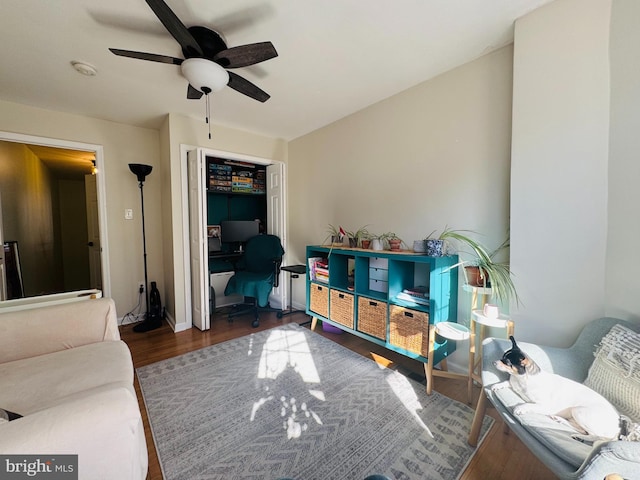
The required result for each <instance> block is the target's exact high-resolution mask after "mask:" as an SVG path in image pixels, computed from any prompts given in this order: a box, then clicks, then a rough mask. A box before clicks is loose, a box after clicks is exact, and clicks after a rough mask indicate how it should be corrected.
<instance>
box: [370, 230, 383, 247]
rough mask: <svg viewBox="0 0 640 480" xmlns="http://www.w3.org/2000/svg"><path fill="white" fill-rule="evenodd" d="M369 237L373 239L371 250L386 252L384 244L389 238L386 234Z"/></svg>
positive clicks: (375, 234) (374, 234)
mask: <svg viewBox="0 0 640 480" xmlns="http://www.w3.org/2000/svg"><path fill="white" fill-rule="evenodd" d="M369 236H370V238H371V250H384V242H385V240H386V238H387V234H386V233H380V234H377V233H371V234H369Z"/></svg>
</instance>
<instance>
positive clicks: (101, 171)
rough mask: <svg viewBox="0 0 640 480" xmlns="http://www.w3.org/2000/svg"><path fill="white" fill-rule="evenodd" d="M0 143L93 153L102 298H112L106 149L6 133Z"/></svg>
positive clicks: (90, 144)
mask: <svg viewBox="0 0 640 480" xmlns="http://www.w3.org/2000/svg"><path fill="white" fill-rule="evenodd" d="M0 141H5V142H13V143H24V144H27V145H40V146H44V147H54V148H64V149H67V150H78V151H82V152H93V153H94V154H95V156H96V168H97V169H98V173H97V174H96V177H97V178H96V181H97V184H98V185H97V188H98V192H97V194H98V222H99V225H100V244H101V249H102V251H101V254H100V265H101V268H102V296H103V297H110V296H111V273H110V270H109V243H108V242H107V197H106V184H105V176H106V169H105V162H104V148H103V147H102V145H96V144H92V143H82V142H74V141H71V140H60V139H57V138H48V137H39V136H36V135H25V134H21V133H12V132H4V131H0ZM36 298H37V297H36Z"/></svg>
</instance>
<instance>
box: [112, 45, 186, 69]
mask: <svg viewBox="0 0 640 480" xmlns="http://www.w3.org/2000/svg"><path fill="white" fill-rule="evenodd" d="M109 50H111V53H114V54H116V55H119V56H121V57H129V58H137V59H138V60H148V61H150V62H159V63H170V64H173V65H181V64H182V62H183V61H184V60H182V59H181V58H175V57H168V56H167V55H156V54H155V53H146V52H134V51H132V50H120V49H118V48H110V49H109Z"/></svg>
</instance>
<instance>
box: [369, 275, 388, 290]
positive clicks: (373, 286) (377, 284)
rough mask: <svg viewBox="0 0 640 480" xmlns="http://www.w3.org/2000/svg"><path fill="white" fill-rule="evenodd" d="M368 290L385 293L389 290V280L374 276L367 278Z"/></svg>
mask: <svg viewBox="0 0 640 480" xmlns="http://www.w3.org/2000/svg"><path fill="white" fill-rule="evenodd" d="M369 290H373V291H375V292H381V293H387V292H388V291H389V282H386V281H384V280H376V279H374V278H369Z"/></svg>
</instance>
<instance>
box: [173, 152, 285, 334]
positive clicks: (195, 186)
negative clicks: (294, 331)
mask: <svg viewBox="0 0 640 480" xmlns="http://www.w3.org/2000/svg"><path fill="white" fill-rule="evenodd" d="M182 148H183V153H184V158H185V162H184V163H185V165H184V167H185V169H186V170H187V172H185V173H186V175H184V177H183V178H184V179H185V180H187V179H188V181H187V182H186V184H183V187H184V190H183V192H184V195H183V202H184V203H183V206H185V207H187V209H188V211H189V214H188V215H186V216H185V219H186V220H187V222H188V223H187V224H185V225H184V227H185V230H184V231H185V232H188V242H187V244H188V245H189V248H188V260H187V262H186V264H187V265H189V266H190V275H188V276H186V278H185V280H186V284H185V291H186V292H188V294H187V301H189V300H190V303H191V305H190V308H189V310H190V311H191V325H189V327H191V326H196V327H197V328H198V329H200V330H207V329H209V327H210V318H209V314H210V313H211V312H209V301H210V294H211V291H210V281H211V278H210V272H209V258H208V238H207V213H206V212H207V205H208V201H207V195H206V193H207V185H208V184H209V181H208V168H207V165H208V163H207V158H210V157H213V158H217V159H223V160H228V161H237V162H242V163H243V164H254V165H260V166H263V167H265V168H266V179H265V187H266V194H265V195H266V213H267V217H266V233H269V234H273V235H277V236H278V237H279V238H280V240H281V242H282V244H283V246H284V247H285V250H286V248H287V247H286V245H287V238H286V231H287V229H286V217H285V215H284V212H286V192H285V189H284V185H285V181H284V164H283V163H282V162H278V161H274V160H270V159H265V158H260V157H253V156H249V155H241V154H237V153H229V152H223V151H219V150H211V149H204V148H195V149H193V150H190V149H188V148H187V147H186V146H183V147H182ZM287 293H288V292H287V291H286V285H285V282H280V285H279V286H277V287H274V288H273V290H272V293H271V295H270V297H269V300H270V302H272V306H274V307H276V308H282V307H283V306H284V305H286V300H287V298H286V295H287Z"/></svg>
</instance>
